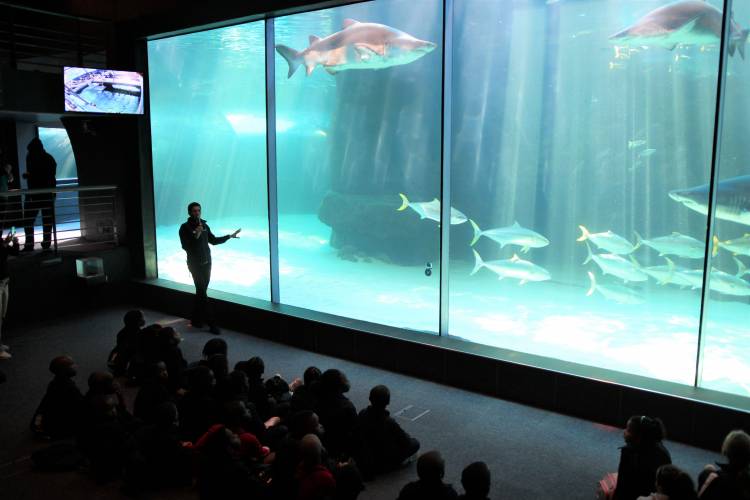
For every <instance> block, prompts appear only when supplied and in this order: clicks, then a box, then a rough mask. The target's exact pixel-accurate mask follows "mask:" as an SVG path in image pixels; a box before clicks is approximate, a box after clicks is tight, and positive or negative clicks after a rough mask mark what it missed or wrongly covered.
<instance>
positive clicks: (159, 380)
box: [133, 361, 171, 424]
mask: <svg viewBox="0 0 750 500" xmlns="http://www.w3.org/2000/svg"><path fill="white" fill-rule="evenodd" d="M170 399H171V397H170V394H169V373H168V372H167V365H166V364H164V362H162V361H159V362H158V363H154V364H152V365H149V367H148V371H147V372H146V378H145V379H144V380H143V384H142V385H141V387H140V389H138V394H136V396H135V402H134V403H133V415H134V416H135V417H136V418H138V419H140V420H142V421H143V422H145V423H147V424H155V423H156V417H157V410H158V408H159V407H160V406H161V405H163V404H164V403H167V402H169V401H170Z"/></svg>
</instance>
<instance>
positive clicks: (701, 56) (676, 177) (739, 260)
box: [148, 0, 750, 395]
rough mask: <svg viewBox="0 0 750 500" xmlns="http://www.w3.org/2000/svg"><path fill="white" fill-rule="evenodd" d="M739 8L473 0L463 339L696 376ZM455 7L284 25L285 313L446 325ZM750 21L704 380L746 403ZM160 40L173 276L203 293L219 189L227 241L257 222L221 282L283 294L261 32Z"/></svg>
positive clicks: (464, 41)
mask: <svg viewBox="0 0 750 500" xmlns="http://www.w3.org/2000/svg"><path fill="white" fill-rule="evenodd" d="M722 5H723V4H722V2H720V1H719V0H710V1H708V2H686V1H683V2H674V3H672V2H669V1H667V0H634V1H631V2H616V1H614V0H611V1H605V0H581V1H577V2H558V1H544V0H532V1H511V0H508V1H503V2H498V1H496V0H471V1H456V2H454V3H453V6H454V16H453V17H454V25H453V27H452V29H453V31H452V32H453V39H452V41H451V42H452V50H453V67H452V73H451V74H452V78H453V81H452V89H453V91H452V103H451V106H452V109H451V111H452V117H453V123H452V124H451V125H452V127H451V129H452V137H451V138H450V139H451V141H452V155H453V156H452V158H451V162H450V165H451V172H450V175H451V196H452V199H451V201H450V204H451V207H452V211H451V213H452V215H451V225H450V231H451V234H450V254H449V255H450V284H449V292H450V296H449V311H448V312H449V331H448V332H447V333H449V334H450V335H453V336H456V337H460V338H463V339H466V340H469V341H472V342H476V343H480V344H485V345H490V346H497V347H501V348H507V349H511V350H514V351H519V352H525V353H531V354H535V355H540V356H545V357H549V358H557V359H562V360H566V361H571V362H575V363H581V364H585V365H590V366H595V367H603V368H608V369H613V370H617V371H621V372H626V373H632V374H638V375H643V376H647V377H651V378H654V379H660V380H665V381H672V382H678V383H682V384H693V383H694V381H695V376H696V359H697V356H698V354H699V352H698V351H699V346H698V332H699V326H700V325H699V319H700V311H701V297H702V290H701V287H702V278H703V267H704V255H705V251H706V241H705V234H706V227H707V213H708V208H707V206H706V205H707V199H708V195H707V185H708V183H709V181H710V173H711V168H710V167H711V154H712V146H713V143H712V139H713V127H714V122H715V106H716V81H717V75H718V66H719V64H718V63H719V46H720V43H719V40H720V33H719V32H718V29H719V28H716V26H720V25H721V17H722V13H721V11H720V8H721V7H722ZM442 8H443V2H441V1H438V0H423V1H420V2H414V1H411V0H382V1H377V2H369V3H361V4H356V5H349V6H345V7H340V8H336V9H329V10H320V11H315V12H309V13H304V14H298V15H294V16H288V17H283V18H278V19H276V20H275V44H276V51H275V52H276V53H275V60H276V73H275V75H273V78H274V80H275V90H276V124H275V125H276V127H275V128H276V130H275V134H276V144H277V150H278V151H277V160H278V163H277V175H278V179H277V180H278V209H279V214H278V215H279V217H278V221H279V223H278V230H279V269H280V273H279V274H280V278H279V279H280V283H279V289H280V295H281V302H283V303H285V304H291V305H294V306H300V307H303V308H306V309H310V310H316V311H322V312H326V313H332V314H336V315H339V316H345V317H349V318H354V319H359V320H365V321H371V322H375V323H381V324H386V325H392V326H396V327H400V328H406V329H410V330H416V331H423V332H431V333H434V332H436V331H437V330H438V322H439V297H440V290H439V283H440V272H441V269H440V266H439V258H440V255H439V253H440V227H439V216H440V200H439V199H440V188H441V183H440V178H441V170H440V167H441V157H440V154H441V107H442V106H441V104H442V95H441V92H442V85H441V78H442V67H441V64H442V53H441V51H442V50H443V47H442V38H443V34H442ZM685 9H688V10H689V12H687V11H685ZM690 9H692V10H690ZM680 20H684V22H683V21H680ZM749 23H750V6H748V5H745V4H744V3H739V2H735V13H734V21H733V24H732V27H731V28H732V34H731V39H730V41H729V54H730V55H729V56H728V76H727V94H726V106H725V111H724V117H723V132H724V135H723V145H722V151H721V153H722V154H721V157H720V169H719V173H720V177H719V178H718V179H717V180H718V181H719V184H718V202H717V206H716V208H717V211H716V215H717V218H716V224H715V235H714V238H713V241H712V242H711V249H712V250H713V252H714V255H715V257H714V258H713V260H712V268H713V270H712V274H711V276H710V278H711V279H710V282H711V285H710V287H711V291H710V293H709V301H707V304H706V310H705V312H706V314H705V315H704V319H705V322H704V325H703V326H704V328H703V332H704V334H703V337H702V341H701V343H702V346H700V349H701V350H702V356H703V357H702V358H701V361H702V362H701V371H700V373H699V375H700V377H699V380H700V382H699V385H701V386H703V387H707V388H711V389H717V390H720V391H726V392H733V393H737V394H742V395H748V394H749V393H750V385H748V383H747V382H746V381H747V380H748V379H750V342H748V341H747V340H746V339H747V338H750V331H748V328H747V327H746V326H745V325H744V323H746V321H745V318H746V317H747V312H748V309H747V308H748V297H749V296H750V279H748V276H749V275H750V271H748V269H747V268H748V266H750V250H748V249H750V234H749V233H750V229H747V226H749V225H750V219H748V215H747V214H748V211H749V210H750V208H749V206H750V203H748V201H747V197H748V196H750V195H749V194H748V193H749V192H750V187H748V186H750V180H748V178H750V171H748V168H749V167H748V165H750V150H748V147H747V146H746V145H745V144H743V141H745V137H744V134H743V131H744V130H745V129H746V127H745V126H744V125H745V123H744V117H745V116H747V115H748V114H750V98H748V93H747V92H745V91H744V89H743V82H745V81H746V80H747V79H746V78H745V77H747V76H750V75H746V73H747V72H748V71H750V69H748V67H746V65H745V63H744V61H743V58H744V52H745V50H746V37H747V31H745V27H746V26H747V25H748V24H749ZM148 54H149V70H150V71H149V73H150V74H149V78H150V91H151V96H150V98H151V127H152V144H153V146H152V147H153V164H154V183H155V186H154V189H155V197H156V225H157V242H158V250H159V252H158V264H159V274H160V276H161V277H163V278H167V279H171V280H174V281H179V282H183V283H191V280H190V276H189V274H188V271H187V267H186V265H185V255H184V252H183V251H182V249H181V248H180V244H179V239H178V236H177V228H178V226H179V224H180V223H181V222H183V220H185V216H186V215H185V208H186V205H187V203H189V202H190V201H193V200H196V201H199V202H201V203H202V205H203V210H204V217H205V218H206V219H207V220H208V221H209V223H210V224H211V225H212V228H213V229H214V232H215V233H216V234H226V233H228V232H230V231H231V230H233V229H235V228H237V227H242V228H243V232H242V233H241V234H242V236H243V239H241V240H238V241H232V242H230V243H228V244H227V245H225V246H222V247H218V248H215V249H214V260H215V263H216V265H215V266H214V276H213V281H212V285H213V287H215V288H217V289H220V290H227V291H232V292H236V293H240V294H243V295H250V296H253V297H260V298H264V299H268V298H269V275H268V267H269V266H268V228H267V207H266V192H267V191H266V189H267V179H266V165H265V154H266V151H265V132H266V130H265V103H264V95H265V92H264V90H265V89H264V84H265V81H264V71H265V69H264V33H263V24H262V23H251V24H244V25H239V26H233V27H229V28H222V29H217V30H211V31H205V32H200V33H195V34H190V35H184V36H178V37H173V38H167V39H162V40H157V41H152V42H149V44H148ZM665 352H668V353H669V356H666V357H665V356H664V353H665Z"/></svg>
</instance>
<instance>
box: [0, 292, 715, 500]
mask: <svg viewBox="0 0 750 500" xmlns="http://www.w3.org/2000/svg"><path fill="white" fill-rule="evenodd" d="M125 311H126V308H125V307H123V308H112V309H107V310H102V311H99V312H95V313H91V314H89V315H86V316H77V317H67V318H63V319H61V320H58V321H48V322H43V323H35V324H32V325H29V326H28V327H26V328H24V329H15V330H13V331H8V332H6V335H5V336H4V337H5V340H6V343H8V344H10V346H11V348H12V353H13V359H12V360H8V361H0V369H2V370H3V371H4V372H5V373H6V374H7V375H8V382H7V383H5V384H3V385H0V419H1V420H0V498H3V499H9V500H10V499H13V500H20V499H35V500H38V499H47V498H49V499H55V500H65V499H73V498H126V497H125V496H124V495H123V494H122V493H121V492H120V489H119V485H118V484H116V483H115V484H108V485H96V484H94V483H93V482H92V481H91V480H90V479H89V478H88V477H87V476H86V474H85V472H84V471H82V472H70V473H58V474H52V473H39V472H36V471H33V470H32V469H31V463H30V460H29V458H28V457H29V455H30V454H31V453H32V452H33V451H34V450H35V449H38V448H40V447H41V446H44V443H39V442H37V441H35V440H34V439H33V438H32V437H31V435H30V432H29V430H28V424H29V419H30V418H31V415H32V413H33V411H34V409H35V408H36V406H37V404H38V403H39V401H40V399H41V397H42V395H43V393H44V391H45V388H46V385H47V383H48V382H49V380H50V378H51V374H50V373H49V372H48V371H47V365H48V363H49V360H50V359H52V358H53V357H54V356H56V355H59V354H69V355H71V356H73V358H74V359H75V360H76V361H77V362H78V365H79V367H80V369H79V374H78V377H77V382H78V385H79V387H80V388H81V390H82V391H83V392H85V389H86V377H87V376H88V374H89V373H90V372H91V371H93V370H104V369H106V357H107V354H108V353H109V350H110V349H111V348H112V347H113V344H114V338H115V334H116V332H117V331H118V330H119V328H120V325H121V321H122V315H123V314H124V312H125ZM145 313H146V319H147V322H148V323H153V322H159V323H163V324H171V325H172V326H174V327H175V328H177V329H178V331H180V332H181V333H182V335H183V337H184V341H183V343H182V346H181V347H182V350H183V352H184V354H185V357H186V358H187V359H188V360H189V361H192V360H195V359H198V358H199V357H200V350H201V348H202V347H203V344H204V343H205V341H206V340H208V339H209V338H212V336H211V335H210V334H208V333H204V332H198V331H195V330H192V329H190V328H189V327H188V326H187V324H186V322H185V321H184V320H182V319H179V318H174V317H170V316H166V315H163V314H160V313H158V312H155V311H145ZM224 338H225V339H226V340H227V342H228V343H229V358H230V366H233V365H234V363H235V362H236V361H238V360H241V359H247V358H249V357H250V356H255V355H259V356H262V357H263V359H264V360H265V363H266V375H267V376H270V375H273V374H274V373H280V374H282V375H283V376H284V377H285V378H286V379H287V380H292V379H293V378H294V377H297V376H301V374H302V372H303V370H304V369H305V368H306V367H307V366H310V365H316V366H318V367H320V368H321V369H323V370H325V369H327V368H331V367H337V368H340V369H342V370H343V371H344V372H345V373H346V374H347V376H348V377H349V379H350V381H351V384H352V389H351V392H350V394H349V397H350V399H351V400H352V401H353V403H354V404H355V406H356V407H357V409H361V408H363V407H364V406H366V404H367V395H368V393H369V390H370V388H371V387H372V386H374V385H377V384H386V385H387V386H389V387H390V388H391V393H392V403H391V412H392V413H396V412H398V411H399V410H402V409H405V411H404V412H403V415H402V416H401V417H399V421H400V422H401V425H402V426H403V427H404V428H405V429H406V430H407V431H408V432H409V433H411V434H412V435H414V436H415V437H417V438H418V439H419V440H420V441H421V442H422V450H423V451H425V450H429V449H438V450H440V451H441V452H442V453H443V456H444V457H445V459H446V462H447V471H446V480H447V481H448V482H451V483H453V484H454V486H455V487H456V489H457V490H458V491H459V492H460V491H461V488H460V476H461V470H462V468H463V467H464V466H465V465H467V464H468V463H470V462H472V461H475V460H483V461H485V462H487V464H488V465H489V467H490V469H491V470H492V494H491V498H493V499H514V500H523V499H578V498H580V499H586V500H588V499H591V498H593V495H594V491H595V487H596V486H595V485H596V482H597V481H598V479H599V478H601V476H602V475H603V474H604V473H606V472H611V471H615V470H616V469H617V461H618V456H619V453H618V449H617V448H618V446H620V445H621V442H622V433H621V431H620V429H614V428H611V427H608V426H603V425H598V424H596V423H593V422H588V421H584V420H579V419H576V418H571V417H567V416H564V415H559V414H555V413H551V412H548V411H544V410H540V409H536V408H532V407H527V406H523V405H519V404H515V403H511V402H507V401H502V400H499V399H495V398H491V397H487V396H483V395H479V394H474V393H471V392H467V391H463V390H459V389H454V388H451V387H446V386H443V385H439V384H435V383H432V382H427V381H424V380H419V379H415V378H411V377H407V376H404V375H400V374H396V373H390V372H387V371H384V370H380V369H377V368H371V367H369V366H363V365H358V364H355V363H352V362H349V361H343V360H339V359H335V358H331V357H327V356H321V355H318V354H314V353H310V352H307V351H302V350H298V349H294V348H291V347H288V346H285V345H280V344H275V343H273V342H268V341H263V340H259V339H257V338H254V337H251V336H248V335H244V334H240V333H235V332H231V331H225V332H224ZM415 362H418V360H415ZM129 397H130V398H132V397H133V394H132V391H131V393H130V394H129ZM412 419H414V420H412ZM667 446H668V448H669V449H670V451H671V452H672V456H673V460H674V462H675V463H676V464H677V465H679V466H681V467H683V468H684V469H686V470H687V471H688V472H690V473H691V475H693V477H695V476H696V475H697V473H698V472H699V471H700V469H701V468H702V467H703V465H704V464H706V463H710V462H713V461H715V460H717V459H719V457H718V456H717V455H716V454H714V453H711V452H708V451H705V450H701V449H697V448H693V447H689V446H685V445H681V444H677V443H668V445H667ZM415 476H416V471H415V467H414V465H413V464H412V465H410V466H409V467H407V468H405V469H402V470H399V471H396V472H394V473H391V474H390V475H387V476H383V477H379V478H378V479H377V480H376V481H374V482H372V483H368V485H367V490H366V491H364V492H363V493H362V495H360V498H361V499H362V500H368V499H395V498H396V496H397V495H398V491H399V490H400V488H401V487H402V486H403V485H404V484H405V483H406V482H408V481H410V480H412V478H414V477H415ZM147 498H197V495H196V494H195V492H194V491H191V490H185V491H168V492H160V493H159V494H158V495H155V494H154V495H148V496H147Z"/></svg>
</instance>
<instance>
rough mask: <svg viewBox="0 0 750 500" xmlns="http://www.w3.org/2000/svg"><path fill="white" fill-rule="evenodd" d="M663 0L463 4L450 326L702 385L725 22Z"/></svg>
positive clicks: (471, 335)
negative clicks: (708, 26) (700, 20)
mask: <svg viewBox="0 0 750 500" xmlns="http://www.w3.org/2000/svg"><path fill="white" fill-rule="evenodd" d="M666 3H667V2H663V1H659V0H643V1H638V2H614V1H609V2H602V1H581V2H542V1H539V2H526V3H513V2H495V1H490V0H477V1H471V2H456V3H455V24H454V45H453V51H454V52H453V56H454V69H453V119H454V122H453V138H452V139H453V158H452V168H453V170H452V172H451V190H452V197H453V199H452V204H453V205H454V206H456V207H457V208H460V209H461V210H462V211H463V212H464V213H465V214H466V215H467V216H468V217H469V218H470V221H469V222H470V223H469V224H466V225H462V226H452V227H451V230H452V232H451V268H450V272H451V282H450V333H451V335H456V336H459V337H462V338H465V339H468V340H471V341H474V342H479V343H482V344H489V345H493V346H499V347H503V348H509V349H513V350H516V351H522V352H527V353H533V354H537V355H542V356H548V357H554V358H559V359H563V360H568V361H573V362H578V363H583V364H587V365H592V366H599V367H605V368H610V369H615V370H619V371H624V372H630V373H635V374H640V375H646V376H649V377H654V378H658V379H663V380H670V381H676V382H681V383H686V384H691V383H692V382H693V378H694V375H695V360H696V353H697V339H698V321H699V312H700V300H701V295H700V292H701V290H700V287H701V274H700V273H701V272H702V271H701V270H702V268H703V256H704V251H705V242H704V240H705V230H706V215H705V213H704V214H700V213H697V212H696V211H693V210H690V209H689V207H686V206H685V204H684V203H682V202H681V201H680V200H678V199H677V198H676V195H675V194H673V195H672V197H671V198H670V192H673V191H674V190H677V189H681V188H685V187H689V186H695V185H700V184H704V183H706V182H708V175H709V172H710V160H711V146H712V132H713V123H714V116H713V112H714V106H715V82H716V75H717V66H718V37H717V36H715V34H712V33H709V32H699V30H698V29H697V28H696V29H693V28H694V26H692V25H689V24H688V23H687V22H686V23H683V24H680V23H679V22H671V24H670V21H669V19H673V20H674V19H675V18H676V17H675V12H666V13H665V12H664V11H656V10H655V9H658V8H660V7H663V6H664V5H666ZM684 3H687V2H684ZM691 3H692V4H695V2H691ZM717 12H718V11H716V9H715V8H714V7H712V6H711V5H709V4H706V6H705V8H703V7H701V12H700V13H698V14H696V16H699V17H700V16H703V17H705V18H706V19H714V17H715V16H716V14H717ZM718 16H719V17H718V19H719V24H720V20H721V15H720V13H719V14H718ZM694 17H695V16H694ZM658 27H661V28H663V29H656V28H658ZM654 29H656V31H654ZM649 30H651V31H649ZM652 31H653V32H652ZM675 45H676V47H674V46H675ZM478 49H479V50H478ZM665 352H669V356H665V355H664V353H665Z"/></svg>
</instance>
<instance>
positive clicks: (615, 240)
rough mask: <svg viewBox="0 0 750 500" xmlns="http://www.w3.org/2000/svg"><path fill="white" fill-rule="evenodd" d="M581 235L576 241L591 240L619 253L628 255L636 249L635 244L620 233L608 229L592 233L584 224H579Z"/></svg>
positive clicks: (604, 248)
mask: <svg viewBox="0 0 750 500" xmlns="http://www.w3.org/2000/svg"><path fill="white" fill-rule="evenodd" d="M578 228H579V229H580V230H581V236H580V237H579V238H578V239H577V240H576V241H590V242H592V243H593V244H594V245H596V247H597V248H600V249H602V250H606V251H608V252H610V253H614V254H618V255H626V254H629V253H632V252H633V250H635V246H633V244H632V243H630V242H629V241H628V240H626V239H625V238H623V237H622V236H620V235H617V234H615V233H613V232H612V231H607V232H605V233H590V232H589V230H588V229H586V228H585V227H584V226H578Z"/></svg>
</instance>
